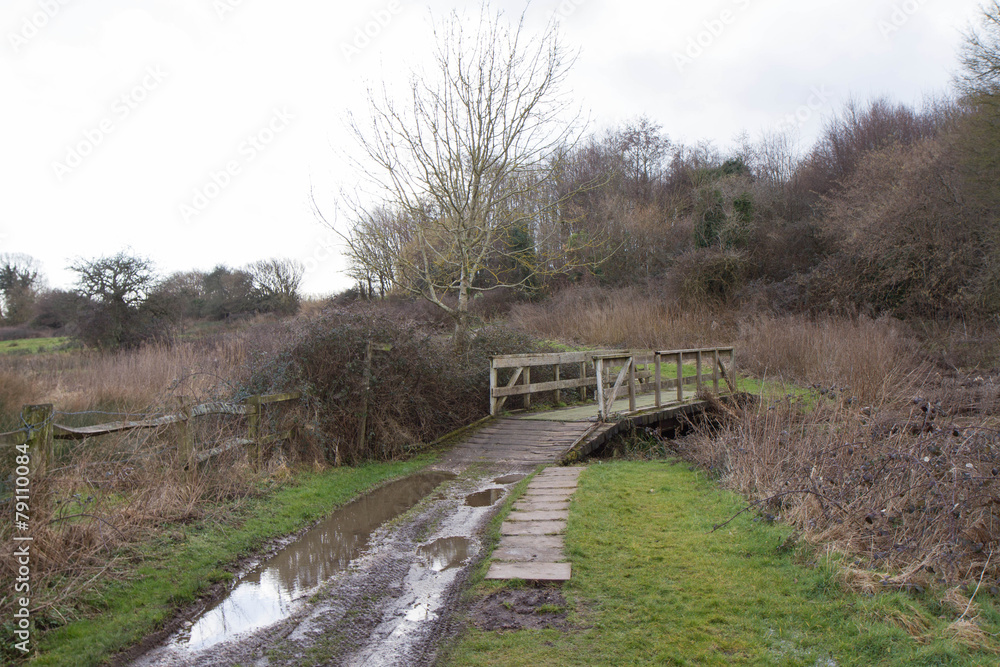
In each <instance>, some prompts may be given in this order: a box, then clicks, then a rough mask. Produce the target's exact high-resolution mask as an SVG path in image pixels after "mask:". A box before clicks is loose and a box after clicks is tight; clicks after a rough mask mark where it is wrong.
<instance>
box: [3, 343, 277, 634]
mask: <svg viewBox="0 0 1000 667" xmlns="http://www.w3.org/2000/svg"><path fill="white" fill-rule="evenodd" d="M286 335H287V332H286V328H285V327H281V326H277V325H262V326H260V327H255V328H248V329H246V330H244V331H243V332H240V333H229V334H221V335H214V336H210V337H207V338H203V339H200V340H194V341H189V342H183V343H178V344H176V345H174V346H172V347H166V346H150V347H146V348H142V349H140V350H136V351H130V352H122V353H118V354H100V353H95V352H84V351H78V352H74V353H67V354H49V355H34V356H14V357H0V401H2V407H3V409H4V410H5V412H6V414H5V418H6V420H7V423H8V424H11V425H14V424H16V423H17V414H18V413H19V411H20V408H21V406H22V405H23V404H27V403H34V402H40V401H45V402H51V403H53V404H54V405H55V407H56V414H55V420H56V422H57V423H64V424H66V423H68V424H73V425H79V424H84V423H85V424H95V423H103V422H108V421H114V420H116V419H121V418H123V417H127V416H132V415H135V414H137V413H163V412H173V411H174V408H175V405H176V402H175V399H176V398H177V397H180V396H185V397H190V398H192V399H194V400H195V401H205V400H214V399H230V398H234V397H235V398H238V393H239V391H240V387H241V386H242V385H243V383H244V382H245V381H246V378H247V377H248V375H249V374H250V373H251V372H253V370H254V368H256V367H258V366H260V365H262V364H265V363H267V360H268V359H269V358H270V357H271V356H273V351H274V348H275V347H276V346H277V345H280V344H281V342H282V340H283V339H284V337H285V336H286ZM274 412H275V413H277V410H275V411H274ZM76 413H84V414H76ZM189 428H190V429H191V430H192V435H193V439H194V441H195V442H197V443H201V444H202V446H211V444H214V443H218V442H220V441H223V440H225V439H228V438H231V437H234V436H237V435H239V436H240V437H244V436H245V433H246V427H245V424H243V423H242V422H241V420H240V419H239V418H232V417H228V418H227V417H206V418H199V419H197V420H194V421H192V422H191V425H190V427H189ZM177 435H178V432H177V431H176V430H174V429H172V428H170V427H165V428H161V429H154V430H145V431H132V432H128V433H124V434H118V435H110V436H102V437H97V438H88V439H86V440H82V441H57V443H56V451H55V454H56V460H55V461H54V462H53V464H52V465H51V467H50V469H49V470H48V471H47V473H46V474H45V475H44V476H40V477H37V478H34V479H33V480H32V487H31V530H32V537H33V542H32V549H33V552H32V553H33V562H32V577H33V580H32V593H33V595H32V605H33V606H32V614H33V618H35V619H36V622H39V623H41V624H42V626H44V625H45V624H46V623H49V622H51V623H62V622H64V621H65V620H66V619H67V618H71V617H74V616H77V615H79V614H80V613H86V611H87V607H86V600H87V597H88V594H89V593H91V592H92V589H93V583H94V582H95V581H98V580H101V581H106V580H108V579H114V578H115V577H118V576H120V573H121V572H122V571H123V566H124V565H125V562H124V561H122V560H121V559H126V560H127V559H128V558H129V557H130V554H132V552H133V549H134V548H135V545H137V544H138V543H140V542H142V541H144V540H148V539H151V538H154V537H162V536H160V535H158V534H159V530H160V526H163V525H165V524H177V523H180V524H183V523H186V522H188V521H191V520H195V519H199V518H203V517H204V516H205V515H206V513H210V512H212V511H214V510H213V508H214V507H217V506H218V504H219V503H220V502H222V501H232V500H239V499H241V498H246V497H248V496H249V495H251V494H252V493H254V488H255V482H256V481H258V480H260V479H261V477H262V475H263V476H266V475H269V474H270V473H271V472H273V471H270V470H264V471H256V470H254V469H253V467H252V466H251V465H250V464H249V462H248V461H247V453H246V451H244V450H241V449H234V450H231V451H230V452H228V453H224V454H222V455H219V456H217V457H215V458H213V459H212V460H211V461H210V462H208V463H206V464H202V465H200V466H198V467H197V468H196V469H194V470H185V466H184V465H183V462H181V461H180V460H179V459H178V452H177ZM206 443H208V444H206ZM12 451H13V450H12V449H8V450H6V451H4V455H5V456H4V461H5V467H6V462H8V461H7V459H8V455H9V454H10V452H12ZM278 465H279V468H280V462H279V464H278ZM277 472H280V471H277ZM4 477H6V475H4ZM8 502H9V498H8V499H7V500H6V501H4V500H0V506H4V507H6V506H7V503H8ZM12 512H13V510H11V513H12ZM11 531H12V525H11V522H3V523H0V587H4V588H5V590H12V586H11V585H7V584H9V583H10V582H12V581H13V576H14V570H13V569H12V567H13V564H14V563H15V560H14V559H13V558H12V557H10V556H11V551H12V549H13V545H14V542H13V541H12V540H11V539H10V536H11ZM136 553H137V552H136ZM4 582H7V583H4ZM12 603H13V599H11V598H9V597H6V598H4V597H0V615H8V614H7V612H8V611H11V609H12V607H11V605H12Z"/></svg>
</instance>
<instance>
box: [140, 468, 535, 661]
mask: <svg viewBox="0 0 1000 667" xmlns="http://www.w3.org/2000/svg"><path fill="white" fill-rule="evenodd" d="M525 472H527V471H526V470H516V469H515V470H512V469H511V468H510V467H509V466H508V467H503V468H501V467H497V468H491V469H485V468H477V470H476V472H475V473H471V472H466V473H462V474H460V475H459V476H457V477H456V476H455V475H454V474H449V473H444V472H437V473H433V474H426V473H425V474H423V475H418V476H415V477H414V478H410V479H408V480H400V481H397V482H394V483H392V484H390V485H388V486H387V487H384V488H383V489H382V490H379V491H377V492H376V493H375V494H372V495H370V496H367V497H365V498H362V499H360V500H359V501H356V502H355V503H352V505H349V506H348V507H345V508H344V509H343V510H341V511H340V512H339V513H338V514H337V515H334V517H331V519H330V520H328V521H327V522H324V523H323V524H320V525H319V526H317V527H316V528H314V529H312V530H311V531H309V532H308V533H306V534H305V535H303V536H302V538H301V539H300V540H299V541H298V542H296V543H295V544H293V545H290V546H289V547H288V548H287V549H285V550H284V551H282V552H279V553H278V554H275V555H274V556H273V557H272V558H270V559H268V560H267V561H265V562H263V563H261V565H260V566H259V567H257V568H255V569H254V570H252V571H251V572H250V573H248V574H247V575H246V576H245V577H243V578H242V579H241V580H240V581H238V582H237V584H236V585H235V586H234V587H233V588H232V590H231V594H230V595H229V596H227V597H226V598H225V599H223V600H220V601H218V602H217V603H215V604H214V605H213V606H212V607H211V608H210V609H207V610H206V611H205V612H204V613H202V614H201V615H200V616H199V617H198V618H195V619H193V622H190V623H188V624H186V627H184V628H183V629H182V630H181V631H180V632H177V633H175V634H174V635H173V636H171V637H170V638H169V640H168V641H167V642H165V643H164V644H162V645H161V646H159V647H157V648H156V649H154V650H152V651H150V652H149V653H147V654H146V655H144V656H143V657H141V658H139V659H137V660H135V661H134V662H132V663H131V664H133V665H136V666H143V667H159V666H175V665H176V666H179V665H194V666H208V665H232V664H236V663H240V664H253V665H260V666H265V665H266V666H270V665H300V664H317V663H329V664H345V665H389V664H397V665H398V664H407V665H425V664H431V662H433V659H434V656H435V655H436V651H437V648H438V645H439V641H440V639H441V637H442V636H444V635H448V634H450V633H451V632H452V631H453V628H452V627H451V625H450V624H451V611H452V609H453V608H454V606H455V602H456V601H457V596H458V594H459V591H460V588H461V584H462V583H463V582H464V581H465V578H466V576H467V572H468V569H469V567H470V565H472V564H473V563H475V562H476V561H477V559H479V558H481V557H482V543H481V541H480V539H479V537H478V536H479V534H480V532H481V531H482V529H483V527H484V526H485V525H486V523H487V522H488V520H489V518H490V516H492V514H493V513H494V512H495V511H496V508H497V505H498V503H499V502H500V501H501V500H503V499H504V498H505V497H506V495H507V494H508V493H509V490H510V488H511V487H512V486H513V484H515V483H516V481H518V479H519V478H520V477H521V476H523V474H524V473H525ZM500 477H503V479H502V480H501V479H500ZM507 480H510V481H507ZM502 481H506V484H503V483H501V482H502ZM411 508H412V509H411ZM372 524H374V525H372Z"/></svg>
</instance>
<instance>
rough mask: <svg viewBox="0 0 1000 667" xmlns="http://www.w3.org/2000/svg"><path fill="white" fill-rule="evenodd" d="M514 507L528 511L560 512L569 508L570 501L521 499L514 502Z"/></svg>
mask: <svg viewBox="0 0 1000 667" xmlns="http://www.w3.org/2000/svg"><path fill="white" fill-rule="evenodd" d="M514 509H515V510H524V511H526V512H559V511H562V510H568V509H569V501H568V500H564V501H551V502H550V501H546V500H534V499H529V500H519V501H517V502H516V503H514Z"/></svg>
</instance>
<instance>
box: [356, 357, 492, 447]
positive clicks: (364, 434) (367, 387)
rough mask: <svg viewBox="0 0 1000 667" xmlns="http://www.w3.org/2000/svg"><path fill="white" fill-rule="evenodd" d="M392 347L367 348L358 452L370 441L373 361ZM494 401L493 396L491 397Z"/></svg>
mask: <svg viewBox="0 0 1000 667" xmlns="http://www.w3.org/2000/svg"><path fill="white" fill-rule="evenodd" d="M391 351H392V345H376V344H374V343H372V342H371V341H368V345H367V347H366V348H365V367H364V371H363V372H362V377H361V424H360V425H359V426H358V451H359V452H363V451H364V450H365V443H366V442H367V440H368V400H369V394H370V393H371V388H372V361H373V359H374V356H375V352H391ZM490 400H491V401H492V400H493V398H492V396H491V397H490Z"/></svg>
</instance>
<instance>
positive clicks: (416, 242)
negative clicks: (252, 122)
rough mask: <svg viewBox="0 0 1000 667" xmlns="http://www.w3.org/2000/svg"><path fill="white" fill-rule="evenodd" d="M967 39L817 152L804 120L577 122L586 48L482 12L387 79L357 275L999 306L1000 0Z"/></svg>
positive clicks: (392, 286)
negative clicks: (779, 125) (740, 129)
mask: <svg viewBox="0 0 1000 667" xmlns="http://www.w3.org/2000/svg"><path fill="white" fill-rule="evenodd" d="M981 19H982V21H981V25H980V27H979V28H978V29H971V30H970V31H968V33H967V34H966V35H965V39H964V42H963V46H962V49H961V53H960V62H961V67H962V70H961V73H960V74H959V76H958V77H957V78H956V81H955V85H954V89H953V90H952V91H950V92H949V93H948V94H946V95H944V96H942V97H940V98H937V99H929V100H927V101H925V102H924V103H923V104H921V105H911V104H904V103H901V102H897V101H894V100H892V99H890V98H887V97H881V98H877V99H874V100H867V101H859V100H851V101H849V102H847V103H846V105H845V106H844V107H843V108H842V109H841V110H840V111H839V112H837V113H835V114H833V115H832V117H830V118H828V119H827V121H826V123H825V127H824V130H823V132H822V134H821V136H820V138H819V139H818V141H817V142H816V143H815V144H814V145H813V146H811V147H807V148H805V149H802V148H801V147H799V145H798V141H797V139H796V136H795V135H794V134H793V133H791V132H787V131H780V130H774V131H764V132H761V133H760V134H759V135H757V136H756V137H750V136H749V135H747V134H744V135H742V136H740V137H738V138H737V140H736V141H735V142H734V144H735V145H734V146H733V147H732V148H730V149H728V150H726V151H722V150H719V149H718V148H716V147H715V146H714V145H713V144H712V143H711V142H701V143H697V144H694V145H685V144H683V143H679V142H675V141H673V140H672V139H671V138H670V136H669V135H668V133H667V132H665V131H664V129H663V127H662V126H661V125H660V124H658V123H657V122H655V121H654V120H652V119H650V118H649V117H647V116H639V117H637V118H635V119H634V120H631V121H629V122H626V123H623V124H621V125H619V126H618V127H615V128H612V129H610V130H607V131H604V132H600V133H591V134H589V135H579V134H576V133H575V132H574V129H573V127H574V126H573V124H572V118H573V116H572V114H569V118H570V120H569V121H568V122H567V121H566V118H567V114H566V106H565V99H566V98H565V91H564V90H562V89H561V88H560V84H562V83H563V82H564V77H565V74H566V71H567V69H568V68H569V67H570V66H571V65H572V57H570V56H568V55H567V54H566V52H565V50H564V49H563V48H562V47H561V45H560V42H559V36H558V34H557V32H556V30H555V28H554V27H552V28H550V29H549V30H548V31H547V32H545V33H543V34H542V35H541V36H539V37H536V38H528V37H526V36H525V31H524V29H523V18H522V22H521V23H514V24H512V25H510V24H507V23H505V21H504V19H503V16H502V15H501V14H499V13H498V14H494V15H489V16H486V18H485V20H480V22H479V23H478V26H479V27H478V29H474V30H473V31H472V34H471V36H470V35H468V34H467V31H468V29H467V28H465V27H464V24H463V23H462V21H461V19H460V18H459V17H458V15H457V14H456V15H453V16H452V17H451V19H450V20H448V21H446V22H445V24H444V26H443V27H442V28H441V29H439V30H438V31H437V34H438V35H439V37H440V43H439V44H438V57H437V69H436V71H435V73H434V74H432V75H427V74H423V75H420V76H417V75H415V76H414V79H413V82H412V85H411V87H410V93H409V94H408V95H407V96H406V97H405V98H404V99H402V100H399V99H396V98H392V97H390V96H389V95H388V94H386V93H385V92H384V91H383V92H380V93H379V92H376V93H374V94H372V95H371V96H370V99H369V114H368V116H367V117H365V118H364V119H363V120H360V121H359V120H355V121H354V122H353V123H352V126H351V129H352V130H353V131H354V133H355V136H356V137H357V139H358V145H359V148H360V154H362V155H363V156H365V157H366V158H368V159H367V161H366V160H359V169H361V168H363V170H364V173H367V174H369V176H368V180H367V181H366V183H367V185H368V186H370V187H369V190H368V191H366V192H367V193H368V194H369V197H368V199H367V200H366V201H364V202H360V201H359V200H358V199H356V198H354V199H350V200H349V201H348V202H347V209H348V210H349V211H350V213H351V215H350V219H351V225H350V228H349V229H347V230H344V231H342V234H343V235H344V236H345V238H346V239H347V241H348V246H349V253H348V254H349V261H350V267H351V268H350V271H351V275H352V277H353V278H354V279H355V281H356V282H357V284H358V292H359V293H361V294H362V295H364V296H366V297H369V298H377V297H381V296H386V295H388V294H391V293H409V294H415V295H419V296H421V297H423V298H425V299H427V300H429V301H431V302H432V303H434V304H436V305H438V306H440V307H441V308H442V309H444V310H445V311H446V312H448V313H449V314H451V315H452V316H453V318H454V319H455V321H456V329H457V330H461V329H462V328H463V327H464V326H465V324H464V320H463V318H464V317H465V315H464V314H465V313H467V311H468V307H469V306H468V304H469V302H470V301H473V300H475V299H476V298H478V296H480V295H482V294H483V293H485V292H488V291H490V290H495V289H501V288H503V289H505V290H507V291H508V292H510V293H511V294H513V295H515V296H518V295H520V296H522V297H530V296H532V295H537V294H541V293H545V292H547V291H552V290H555V289H559V288H560V287H562V286H565V285H570V284H579V283H589V284H600V285H626V284H635V283H651V282H656V283H657V284H658V285H662V286H663V287H664V288H665V289H668V290H670V291H672V293H674V294H675V295H676V296H677V298H680V299H686V300H690V301H696V302H713V303H729V302H732V301H734V300H739V299H757V300H758V301H761V299H760V297H761V295H763V300H762V301H763V303H764V304H766V305H767V306H769V307H773V308H776V309H784V310H807V311H821V312H840V313H858V312H869V313H873V314H885V313H889V314H892V315H895V316H898V317H902V318H908V317H914V318H939V319H949V318H973V319H975V318H978V319H989V318H992V317H995V316H997V314H998V313H1000V225H998V221H1000V188H998V186H997V183H1000V179H998V177H1000V2H998V1H997V0H994V1H993V2H991V3H990V4H988V5H987V6H986V7H985V8H984V9H983V13H982V17H981Z"/></svg>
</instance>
